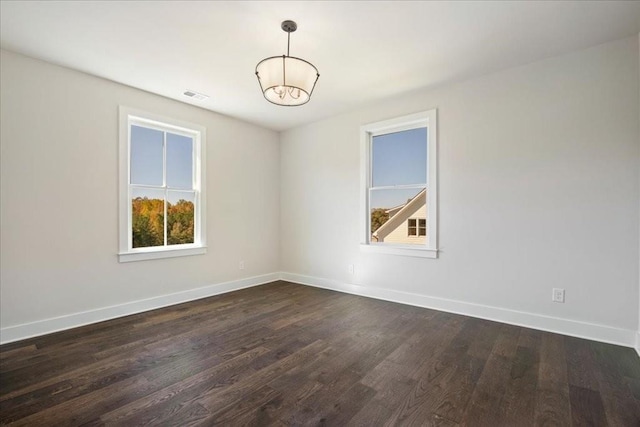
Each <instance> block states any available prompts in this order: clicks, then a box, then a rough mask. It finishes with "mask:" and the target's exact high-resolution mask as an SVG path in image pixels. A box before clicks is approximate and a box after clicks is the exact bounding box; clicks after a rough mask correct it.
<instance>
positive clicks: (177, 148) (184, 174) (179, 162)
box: [167, 133, 193, 189]
mask: <svg viewBox="0 0 640 427" xmlns="http://www.w3.org/2000/svg"><path fill="white" fill-rule="evenodd" d="M167 187H169V188H183V189H192V188H193V138H190V137H188V136H182V135H176V134H173V133H167Z"/></svg>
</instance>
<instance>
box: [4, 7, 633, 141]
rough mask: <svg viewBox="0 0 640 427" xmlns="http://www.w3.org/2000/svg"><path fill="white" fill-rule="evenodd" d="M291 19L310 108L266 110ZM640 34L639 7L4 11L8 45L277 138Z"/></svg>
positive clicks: (293, 43)
mask: <svg viewBox="0 0 640 427" xmlns="http://www.w3.org/2000/svg"><path fill="white" fill-rule="evenodd" d="M285 19H293V20H295V21H297V23H298V31H297V32H295V33H293V34H292V40H291V55H294V56H300V57H302V58H304V59H307V60H308V61H310V62H312V63H313V64H314V65H316V66H317V67H318V69H319V71H320V80H319V81H318V84H317V86H316V89H315V91H314V94H313V97H312V99H311V101H310V102H309V103H308V104H306V105H304V106H301V107H278V106H275V105H273V104H270V103H269V102H267V101H266V100H265V99H264V98H263V97H262V95H261V93H260V90H259V86H258V82H257V80H256V77H255V75H254V72H255V66H256V63H257V62H258V61H260V60H261V59H263V58H265V57H267V56H274V55H282V54H283V53H285V52H286V41H287V39H286V33H284V32H283V31H282V30H281V29H280V22H281V21H283V20H285ZM639 31H640V2H614V1H603V2H594V1H592V2H588V1H576V2H551V1H542V2H506V1H505V2H501V1H499V2H480V1H470V2H463V1H457V2H419V1H410V2H401V1H390V2H381V1H353V2H347V1H334V2H311V1H309V2H302V1H282V2H271V1H259V2H248V1H245V2H243V1H235V2H226V1H219V2H203V1H197V2H169V1H160V2H155V1H140V2H133V1H129V2H83V1H72V2H36V1H22V2H18V1H4V0H3V1H2V2H0V37H1V46H2V48H3V49H7V50H11V51H15V52H19V53H23V54H25V55H28V56H32V57H35V58H39V59H43V60H45V61H49V62H53V63H56V64H60V65H64V66H67V67H70V68H75V69H78V70H81V71H84V72H87V73H90V74H94V75H97V76H101V77H104V78H107V79H110V80H114V81H116V82H120V83H124V84H126V85H130V86H133V87H137V88H140V89H144V90H147V91H149V92H153V93H157V94H160V95H164V96H166V97H169V98H173V99H176V100H179V101H183V102H187V103H190V104H194V105H198V106H200V107H202V108H206V109H210V110H212V111H216V112H219V113H223V114H227V115H229V116H234V117H237V118H240V119H243V120H246V121H249V122H253V123H256V124H259V125H262V126H264V127H267V128H271V129H275V130H283V129H287V128H291V127H294V126H297V125H301V124H304V123H309V122H312V121H315V120H319V119H321V118H324V117H328V116H332V115H334V114H338V113H340V112H344V111H347V110H349V109H353V108H355V107H357V106H359V105H362V104H364V103H367V102H370V101H374V100H379V99H382V98H385V97H388V96H391V95H394V94H398V93H403V92H407V91H411V90H415V89H418V88H424V87H430V86H435V85H440V84H443V83H447V82H453V81H459V80H463V79H468V78H471V77H474V76H479V75H483V74H486V73H490V72H493V71H497V70H501V69H505V68H509V67H513V66H517V65H522V64H526V63H529V62H532V61H536V60H539V59H542V58H546V57H550V56H554V55H558V54H561V53H564V52H569V51H572V50H576V49H581V48H585V47H589V46H593V45H596V44H599V43H604V42H607V41H611V40H615V39H620V38H623V37H628V36H632V35H634V34H638V32H639ZM186 89H190V90H195V91H198V92H201V93H205V94H207V95H209V96H211V98H209V99H207V100H205V101H193V100H191V99H189V98H186V97H185V96H184V95H182V93H183V92H184V91H185V90H186Z"/></svg>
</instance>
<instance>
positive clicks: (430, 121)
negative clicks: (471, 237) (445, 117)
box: [360, 108, 438, 258]
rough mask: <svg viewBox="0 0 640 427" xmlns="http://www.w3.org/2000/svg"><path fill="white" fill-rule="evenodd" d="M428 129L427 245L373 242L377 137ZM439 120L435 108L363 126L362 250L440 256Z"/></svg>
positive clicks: (361, 153) (404, 254)
mask: <svg viewBox="0 0 640 427" xmlns="http://www.w3.org/2000/svg"><path fill="white" fill-rule="evenodd" d="M421 127H426V128H427V129H428V138H429V139H428V145H427V162H428V163H427V175H428V176H427V230H428V233H427V234H428V235H427V239H426V242H425V244H424V245H399V244H392V243H387V244H371V237H370V233H369V230H370V229H371V214H370V209H369V189H370V188H371V184H372V182H371V180H372V176H371V171H372V152H371V143H372V139H373V137H374V136H378V135H385V134H389V133H393V132H401V131H405V130H411V129H416V128H421ZM437 168H438V123H437V110H436V109H435V108H434V109H431V110H428V111H423V112H420V113H415V114H409V115H406V116H401V117H396V118H393V119H389V120H383V121H379V122H374V123H369V124H366V125H363V126H361V127H360V209H361V213H360V218H361V219H360V222H361V231H360V249H361V250H362V251H363V252H369V253H383V254H391V255H403V256H412V257H421V258H437V257H438V205H437V203H438V170H437Z"/></svg>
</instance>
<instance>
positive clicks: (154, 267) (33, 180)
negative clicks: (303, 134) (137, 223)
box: [0, 51, 280, 340]
mask: <svg viewBox="0 0 640 427" xmlns="http://www.w3.org/2000/svg"><path fill="white" fill-rule="evenodd" d="M1 55H2V56H1V61H0V63H1V69H0V75H1V79H2V80H1V87H2V91H1V98H0V105H1V109H2V112H1V123H2V126H1V128H2V130H1V132H2V133H1V141H2V142H1V187H0V188H1V205H0V206H1V210H0V214H1V229H2V235H1V239H0V244H1V246H0V251H1V255H0V263H1V267H2V268H1V270H0V280H1V286H0V300H1V305H0V313H1V317H0V323H1V325H2V328H3V331H6V330H7V328H8V329H11V327H13V326H16V325H21V324H25V323H30V322H37V321H41V320H43V319H49V318H53V317H58V316H68V315H73V314H75V313H78V312H83V311H87V310H96V309H101V308H104V307H108V306H112V305H119V304H123V303H130V302H132V301H137V300H143V299H147V298H153V297H157V296H161V295H167V294H173V293H177V292H184V291H189V290H193V289H195V288H199V287H203V286H209V285H213V284H219V283H222V282H229V281H236V280H238V279H242V278H247V277H253V276H259V275H263V274H267V273H273V272H276V271H278V266H279V259H278V251H277V247H278V240H279V205H280V204H279V141H278V134H276V133H275V132H271V131H268V130H264V129H262V128H260V127H257V126H253V125H250V124H247V123H244V122H241V121H238V120H234V119H231V118H228V117H225V116H221V115H218V114H214V113H211V112H209V111H205V110H203V109H199V108H196V107H193V106H189V105H186V104H183V103H179V102H176V101H172V100H169V99H166V98H163V97H159V96H156V95H152V94H150V93H147V92H143V91H140V90H137V89H133V88H130V87H127V86H123V85H120V84H117V83H114V82H111V81H107V80H103V79H100V78H96V77H93V76H89V75H87V74H83V73H80V72H76V71H72V70H69V69H66V68H62V67H58V66H55V65H51V64H47V63H44V62H40V61H36V60H33V59H29V58H26V57H24V56H20V55H17V54H14V53H10V52H6V51H2V53H1ZM121 104H122V105H127V106H130V107H134V108H136V109H140V110H144V111H148V112H151V113H155V114H158V115H163V116H167V117H172V118H175V119H179V120H184V121H189V122H192V123H197V124H200V125H203V126H205V127H206V128H207V137H208V139H207V165H206V170H207V187H206V188H207V194H206V197H207V205H208V214H207V232H208V237H207V243H208V245H209V250H208V252H207V254H206V255H200V256H192V257H182V258H173V259H162V260H152V261H141V262H132V263H123V264H120V263H118V258H117V256H116V254H117V251H118V240H117V239H118V106H119V105H121ZM274 248H276V249H275V250H274ZM240 260H244V261H245V265H246V269H245V270H243V271H240V270H239V269H238V263H239V261H240ZM243 283H245V284H248V283H250V281H248V282H247V281H245V282H243ZM165 302H166V301H165ZM152 305H153V304H152ZM148 306H149V305H148V304H147V307H148ZM124 311H125V312H126V310H124ZM109 313H113V310H112V311H110V312H109ZM99 317H100V316H97V317H95V316H94V317H91V316H89V319H88V320H95V319H96V318H99ZM76 320H77V319H76ZM85 320H86V319H85ZM74 321H75V320H73V319H71V320H69V322H67V323H65V324H64V325H62V326H69V325H71V324H73V322H74ZM63 323H64V322H63ZM36 329H37V328H36ZM45 329H46V327H45ZM45 329H42V328H41V329H37V330H34V331H32V332H43V331H44V330H45ZM23 332H24V333H29V330H21V331H18V332H17V334H18V335H20V334H21V333H23ZM14 335H15V334H14ZM14 335H11V336H7V339H13V338H16V336H17V335H16V336H14ZM4 338H5V337H4V336H3V339H4ZM5 340H6V339H5Z"/></svg>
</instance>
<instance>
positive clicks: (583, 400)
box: [569, 385, 608, 427]
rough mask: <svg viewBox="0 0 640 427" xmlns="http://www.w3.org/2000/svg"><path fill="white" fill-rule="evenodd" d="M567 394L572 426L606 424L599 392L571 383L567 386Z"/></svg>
mask: <svg viewBox="0 0 640 427" xmlns="http://www.w3.org/2000/svg"><path fill="white" fill-rule="evenodd" d="M569 396H570V400H571V418H572V424H573V425H574V426H594V427H596V426H604V425H608V424H607V417H606V415H605V413H604V407H603V406H602V399H601V398H600V393H599V392H597V391H593V390H590V389H588V388H582V387H577V386H574V385H571V386H569Z"/></svg>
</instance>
